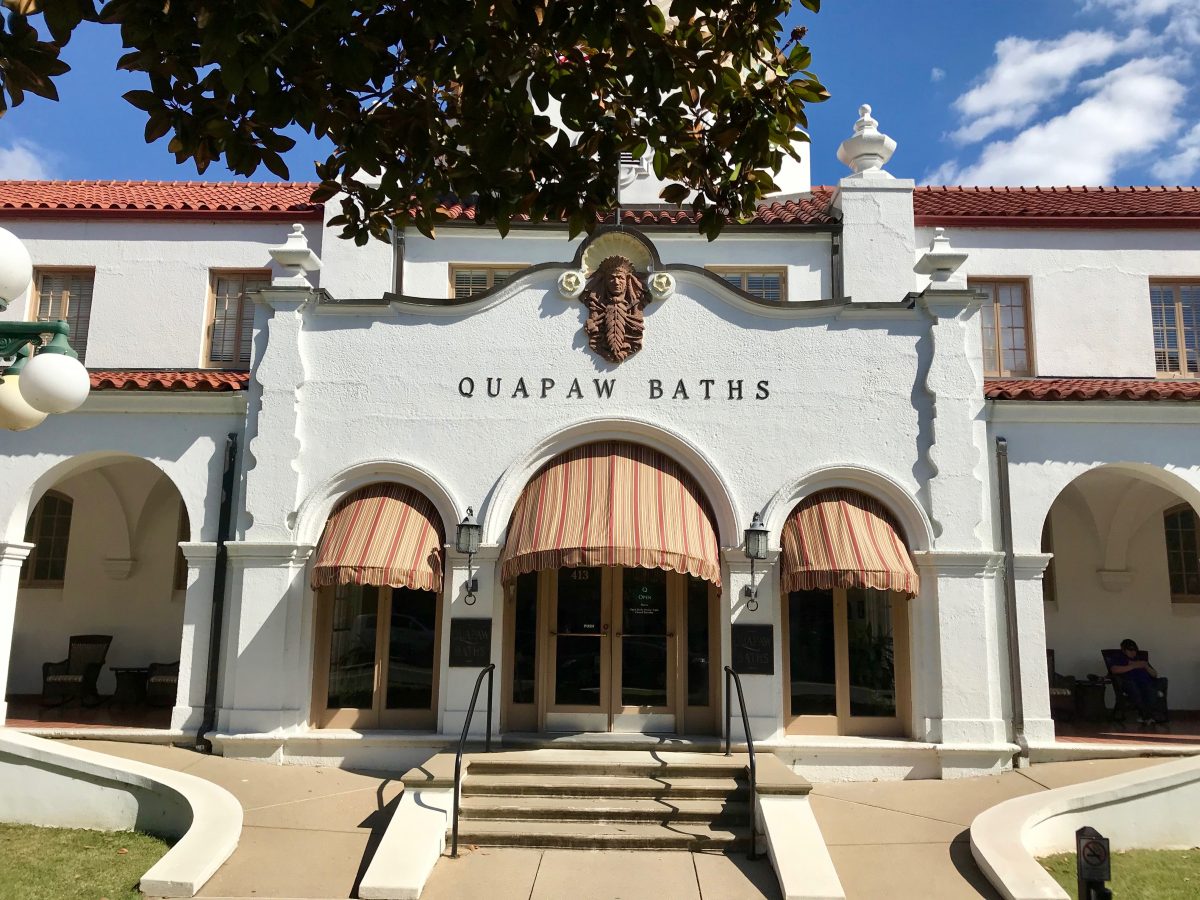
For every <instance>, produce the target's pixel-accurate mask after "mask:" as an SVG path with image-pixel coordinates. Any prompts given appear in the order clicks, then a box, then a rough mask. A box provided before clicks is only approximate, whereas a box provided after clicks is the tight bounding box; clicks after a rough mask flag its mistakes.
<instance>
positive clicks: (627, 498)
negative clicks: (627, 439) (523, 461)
mask: <svg viewBox="0 0 1200 900" xmlns="http://www.w3.org/2000/svg"><path fill="white" fill-rule="evenodd" d="M573 566H633V567H638V568H644V569H667V570H670V571H672V572H680V573H682V574H689V575H695V576H696V577H698V578H703V579H704V580H706V581H711V582H713V583H714V584H717V585H719V584H720V583H721V564H720V559H719V557H718V555H717V534H716V530H715V529H714V528H713V521H712V515H711V514H710V513H709V511H708V503H707V501H706V500H705V498H704V494H703V492H702V491H701V490H700V486H699V485H698V484H696V482H695V480H694V479H693V478H692V477H691V476H690V475H688V473H687V472H685V471H684V470H683V468H682V467H680V466H679V465H678V464H677V463H675V462H674V461H672V460H671V459H669V458H668V457H666V456H664V455H663V454H661V453H659V452H658V451H657V450H652V449H650V448H649V447H643V446H641V445H638V444H629V443H624V442H621V441H602V442H598V443H594V444H586V445H584V446H582V447H577V448H575V449H574V450H570V451H568V452H566V453H564V454H562V455H561V456H558V457H556V458H555V459H554V460H552V461H551V462H550V463H548V464H547V465H546V466H544V467H543V468H542V469H541V471H539V472H538V473H537V474H536V475H534V476H533V478H532V479H530V481H529V484H528V485H526V487H525V491H524V493H522V494H521V499H520V500H519V501H518V502H517V506H516V509H514V510H513V515H512V521H511V522H510V523H509V527H508V540H507V542H506V543H505V547H504V557H503V564H502V566H501V569H500V577H501V580H502V581H504V582H505V583H508V582H510V581H512V580H513V579H515V578H516V577H517V576H518V575H523V574H524V573H526V572H536V571H539V570H541V569H557V568H561V567H573Z"/></svg>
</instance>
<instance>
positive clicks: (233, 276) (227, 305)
mask: <svg viewBox="0 0 1200 900" xmlns="http://www.w3.org/2000/svg"><path fill="white" fill-rule="evenodd" d="M268 284H269V280H268V279H267V277H266V276H265V275H260V274H258V273H254V274H240V273H230V274H224V275H218V276H217V277H216V278H215V279H214V281H213V321H212V331H211V335H210V338H209V347H208V362H209V365H212V366H224V367H226V368H239V369H246V368H249V366H250V356H251V351H252V346H251V345H252V343H253V340H254V301H253V300H251V299H249V298H248V297H247V296H246V295H247V294H248V293H250V292H252V291H258V290H261V289H263V288H264V287H266V286H267V285H268Z"/></svg>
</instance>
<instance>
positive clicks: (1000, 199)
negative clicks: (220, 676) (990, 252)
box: [913, 187, 1200, 228]
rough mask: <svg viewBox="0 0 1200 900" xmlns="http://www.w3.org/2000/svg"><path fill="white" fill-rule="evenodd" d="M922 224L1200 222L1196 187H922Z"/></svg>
mask: <svg viewBox="0 0 1200 900" xmlns="http://www.w3.org/2000/svg"><path fill="white" fill-rule="evenodd" d="M913 212H914V213H915V214H916V220H917V225H925V226H929V225H945V226H952V225H957V226H959V227H983V228H989V227H1001V226H1007V227H1014V226H1016V227H1023V228H1027V227H1039V226H1040V227H1046V226H1057V227H1076V228H1197V227H1200V188H1196V187H1046V188H1038V187H919V188H917V190H916V193H915V194H914V195H913Z"/></svg>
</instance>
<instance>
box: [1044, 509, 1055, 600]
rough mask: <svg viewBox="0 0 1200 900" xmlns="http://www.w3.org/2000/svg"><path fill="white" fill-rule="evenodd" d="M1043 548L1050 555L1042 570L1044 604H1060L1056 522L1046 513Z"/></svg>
mask: <svg viewBox="0 0 1200 900" xmlns="http://www.w3.org/2000/svg"><path fill="white" fill-rule="evenodd" d="M1041 548H1042V552H1043V553H1049V554H1050V560H1049V561H1048V562H1047V563H1046V568H1045V569H1043V570H1042V602H1043V603H1057V602H1058V577H1057V575H1056V574H1055V565H1054V562H1055V557H1054V520H1053V518H1052V517H1051V514H1050V513H1046V521H1045V522H1044V523H1043V524H1042V540H1041Z"/></svg>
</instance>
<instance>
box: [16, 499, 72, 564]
mask: <svg viewBox="0 0 1200 900" xmlns="http://www.w3.org/2000/svg"><path fill="white" fill-rule="evenodd" d="M71 507H72V503H71V498H70V497H68V496H66V495H65V494H60V493H58V492H56V491H47V492H46V494H45V495H44V496H43V497H42V499H41V500H39V501H38V504H37V506H35V507H34V508H33V515H31V516H30V517H29V523H28V524H27V525H26V526H25V540H26V541H27V542H29V543H31V544H33V545H34V547H33V549H32V550H31V551H29V558H28V559H26V560H25V565H24V566H23V567H22V569H21V584H22V586H23V587H62V583H63V580H64V578H65V576H66V573H67V544H68V542H69V539H70V537H71Z"/></svg>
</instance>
